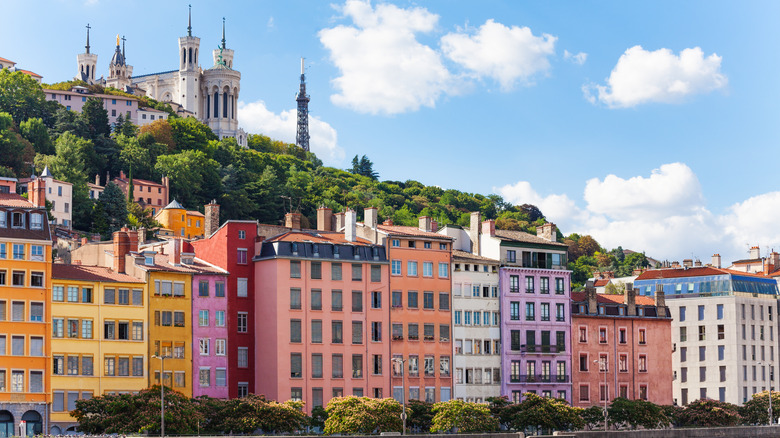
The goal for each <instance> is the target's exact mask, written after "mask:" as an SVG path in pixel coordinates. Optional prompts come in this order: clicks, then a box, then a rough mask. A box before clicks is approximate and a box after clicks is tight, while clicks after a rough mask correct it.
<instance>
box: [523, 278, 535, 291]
mask: <svg viewBox="0 0 780 438" xmlns="http://www.w3.org/2000/svg"><path fill="white" fill-rule="evenodd" d="M525 293H527V294H532V293H534V278H533V277H525Z"/></svg>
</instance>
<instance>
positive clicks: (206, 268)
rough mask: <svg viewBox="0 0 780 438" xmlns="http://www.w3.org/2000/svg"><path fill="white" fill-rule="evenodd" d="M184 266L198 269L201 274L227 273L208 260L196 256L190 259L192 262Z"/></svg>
mask: <svg viewBox="0 0 780 438" xmlns="http://www.w3.org/2000/svg"><path fill="white" fill-rule="evenodd" d="M186 266H187V267H188V268H192V269H195V270H197V271H199V272H200V273H201V274H223V275H227V274H228V271H226V270H224V269H222V268H220V267H217V266H214V265H212V264H210V263H208V262H205V261H203V260H201V259H199V258H197V257H196V258H195V259H194V260H193V261H192V264H188V265H186Z"/></svg>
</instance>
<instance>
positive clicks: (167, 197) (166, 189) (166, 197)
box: [162, 176, 171, 205]
mask: <svg viewBox="0 0 780 438" xmlns="http://www.w3.org/2000/svg"><path fill="white" fill-rule="evenodd" d="M162 185H163V187H164V189H163V198H164V199H163V205H168V204H170V203H171V199H170V195H171V181H170V180H169V179H168V177H167V176H163V177H162Z"/></svg>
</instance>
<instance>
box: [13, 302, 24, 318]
mask: <svg viewBox="0 0 780 438" xmlns="http://www.w3.org/2000/svg"><path fill="white" fill-rule="evenodd" d="M11 316H12V319H13V320H14V321H24V302H17V301H14V302H13V303H11Z"/></svg>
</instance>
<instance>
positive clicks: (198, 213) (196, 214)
mask: <svg viewBox="0 0 780 438" xmlns="http://www.w3.org/2000/svg"><path fill="white" fill-rule="evenodd" d="M187 214H188V215H190V216H203V213H201V212H199V211H196V210H187ZM203 217H205V216H203Z"/></svg>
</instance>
